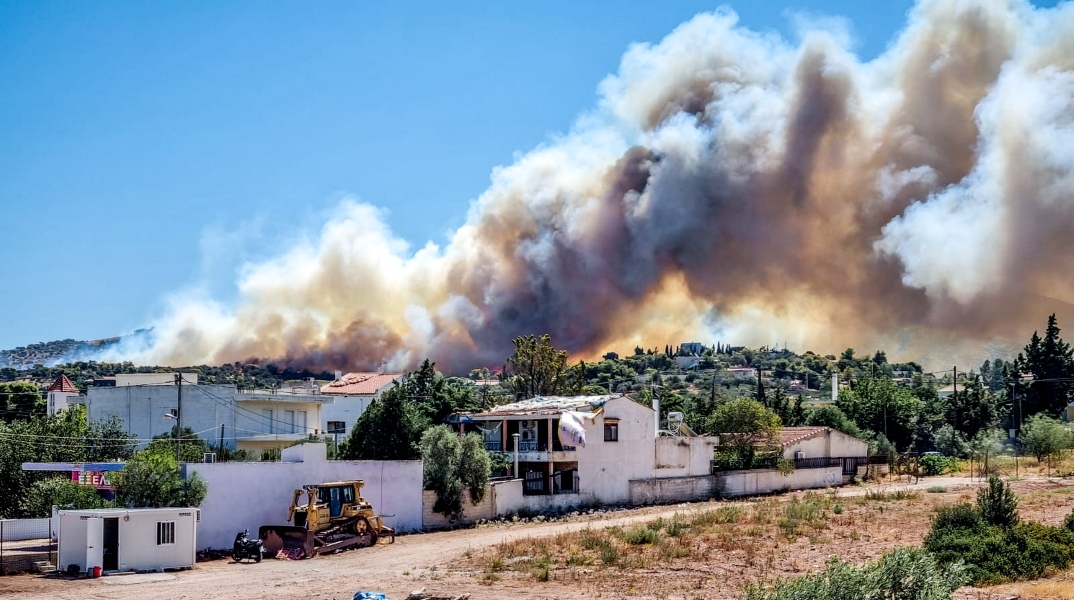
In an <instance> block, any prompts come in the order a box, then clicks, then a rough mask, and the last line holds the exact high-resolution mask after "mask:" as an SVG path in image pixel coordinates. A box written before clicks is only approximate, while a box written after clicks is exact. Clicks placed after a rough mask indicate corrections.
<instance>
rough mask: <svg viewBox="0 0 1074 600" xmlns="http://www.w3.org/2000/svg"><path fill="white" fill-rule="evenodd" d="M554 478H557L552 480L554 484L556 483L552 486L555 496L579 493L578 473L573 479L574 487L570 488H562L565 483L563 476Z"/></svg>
mask: <svg viewBox="0 0 1074 600" xmlns="http://www.w3.org/2000/svg"><path fill="white" fill-rule="evenodd" d="M554 477H555V479H553V480H552V481H553V483H554V485H553V486H552V493H553V494H577V493H578V474H577V473H575V474H574V477H573V478H572V483H573V484H574V485H572V486H571V487H570V488H563V487H562V482H563V476H562V475H555V476H554Z"/></svg>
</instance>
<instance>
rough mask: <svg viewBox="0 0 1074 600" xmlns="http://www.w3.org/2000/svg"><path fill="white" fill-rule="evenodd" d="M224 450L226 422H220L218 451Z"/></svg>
mask: <svg viewBox="0 0 1074 600" xmlns="http://www.w3.org/2000/svg"><path fill="white" fill-rule="evenodd" d="M223 451H224V424H223V423H221V424H220V447H219V448H217V452H223Z"/></svg>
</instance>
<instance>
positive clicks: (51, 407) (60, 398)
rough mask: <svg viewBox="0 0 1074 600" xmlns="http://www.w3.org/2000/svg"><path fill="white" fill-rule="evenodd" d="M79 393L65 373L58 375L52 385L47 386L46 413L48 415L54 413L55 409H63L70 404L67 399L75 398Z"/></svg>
mask: <svg viewBox="0 0 1074 600" xmlns="http://www.w3.org/2000/svg"><path fill="white" fill-rule="evenodd" d="M78 394H79V391H78V388H77V387H75V384H73V383H71V380H70V379H68V378H67V376H66V375H62V374H61V375H60V376H59V377H58V378H57V379H56V381H54V382H53V383H52V385H50V386H48V414H49V416H51V415H54V414H56V411H60V410H64V409H66V408H67V407H68V405H70V404H75V403H73V402H70V401H69V400H68V399H69V398H71V397H75V398H77V397H78Z"/></svg>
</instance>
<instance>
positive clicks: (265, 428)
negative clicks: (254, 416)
mask: <svg viewBox="0 0 1074 600" xmlns="http://www.w3.org/2000/svg"><path fill="white" fill-rule="evenodd" d="M261 421H262V423H261V431H262V432H263V433H273V431H274V430H273V428H272V409H271V408H262V409H261Z"/></svg>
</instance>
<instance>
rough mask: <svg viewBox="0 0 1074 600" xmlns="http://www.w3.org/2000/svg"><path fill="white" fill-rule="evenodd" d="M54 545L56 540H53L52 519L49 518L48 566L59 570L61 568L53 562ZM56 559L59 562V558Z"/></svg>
mask: <svg viewBox="0 0 1074 600" xmlns="http://www.w3.org/2000/svg"><path fill="white" fill-rule="evenodd" d="M54 543H56V542H55V540H53V539H52V517H49V518H48V564H50V565H55V566H56V569H57V570H59V566H58V565H56V563H55V562H53V561H52V549H53V544H54ZM56 559H57V560H59V557H58V556H57V557H56Z"/></svg>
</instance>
